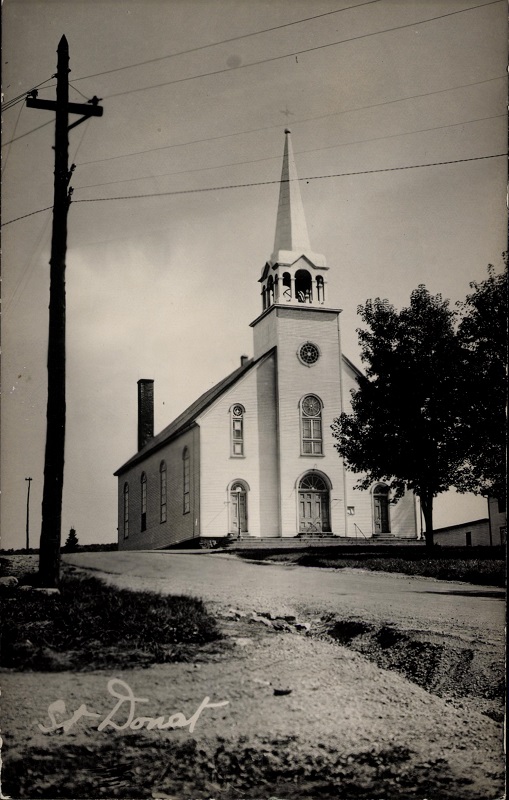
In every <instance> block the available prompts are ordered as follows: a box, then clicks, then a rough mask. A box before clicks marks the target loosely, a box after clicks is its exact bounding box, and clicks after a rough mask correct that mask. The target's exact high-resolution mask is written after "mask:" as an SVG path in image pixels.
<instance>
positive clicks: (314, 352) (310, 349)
mask: <svg viewBox="0 0 509 800" xmlns="http://www.w3.org/2000/svg"><path fill="white" fill-rule="evenodd" d="M299 358H300V360H301V361H302V363H303V364H307V365H308V366H311V364H316V362H317V361H318V359H319V358H320V351H319V349H318V347H317V346H316V344H313V343H312V342H305V343H304V344H303V345H301V347H300V348H299Z"/></svg>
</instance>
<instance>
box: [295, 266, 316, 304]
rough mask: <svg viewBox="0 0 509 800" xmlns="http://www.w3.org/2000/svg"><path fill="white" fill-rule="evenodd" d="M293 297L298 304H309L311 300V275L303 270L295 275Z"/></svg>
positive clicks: (299, 270)
mask: <svg viewBox="0 0 509 800" xmlns="http://www.w3.org/2000/svg"><path fill="white" fill-rule="evenodd" d="M295 297H296V298H297V300H298V301H299V303H311V301H312V299H313V292H312V288H311V275H310V274H309V272H308V271H307V270H305V269H298V270H297V272H296V273H295Z"/></svg>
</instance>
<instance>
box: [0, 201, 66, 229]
mask: <svg viewBox="0 0 509 800" xmlns="http://www.w3.org/2000/svg"><path fill="white" fill-rule="evenodd" d="M52 208H53V206H46V208H39V209H38V211H31V212H30V214H23V216H21V217H16V218H15V219H10V220H9V221H8V222H2V225H1V227H2V228H5V226H6V225H11V224H12V223H13V222H18V221H19V220H20V219H26V218H27V217H33V216H34V215H35V214H42V212H43V211H50V209H52Z"/></svg>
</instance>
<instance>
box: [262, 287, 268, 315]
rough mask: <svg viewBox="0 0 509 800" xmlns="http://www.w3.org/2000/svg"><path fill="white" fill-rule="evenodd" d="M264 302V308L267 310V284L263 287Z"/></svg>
mask: <svg viewBox="0 0 509 800" xmlns="http://www.w3.org/2000/svg"><path fill="white" fill-rule="evenodd" d="M262 304H263V310H264V311H265V309H266V308H267V290H266V289H265V286H264V287H263V289H262Z"/></svg>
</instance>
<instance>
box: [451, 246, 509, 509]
mask: <svg viewBox="0 0 509 800" xmlns="http://www.w3.org/2000/svg"><path fill="white" fill-rule="evenodd" d="M504 262H505V270H504V271H503V273H501V274H499V275H497V274H496V273H495V268H494V266H493V265H492V264H489V265H488V277H487V278H486V279H485V280H484V281H482V282H481V283H476V282H473V283H471V284H470V288H471V289H473V290H474V291H473V293H472V294H470V295H468V296H467V298H466V300H465V302H464V303H459V304H458V306H459V309H460V315H461V322H460V325H459V329H458V336H459V339H460V341H461V344H462V346H463V348H464V351H465V358H466V361H467V365H468V369H467V373H466V383H465V392H466V395H467V397H468V404H467V407H466V413H465V416H464V419H463V425H464V435H465V444H466V461H465V464H464V467H463V470H462V474H461V478H460V480H459V482H458V484H457V488H458V490H459V491H464V492H474V493H476V494H483V495H492V496H495V497H505V493H506V444H507V433H506V431H507V427H506V425H507V419H506V402H507V265H508V254H507V253H504Z"/></svg>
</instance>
